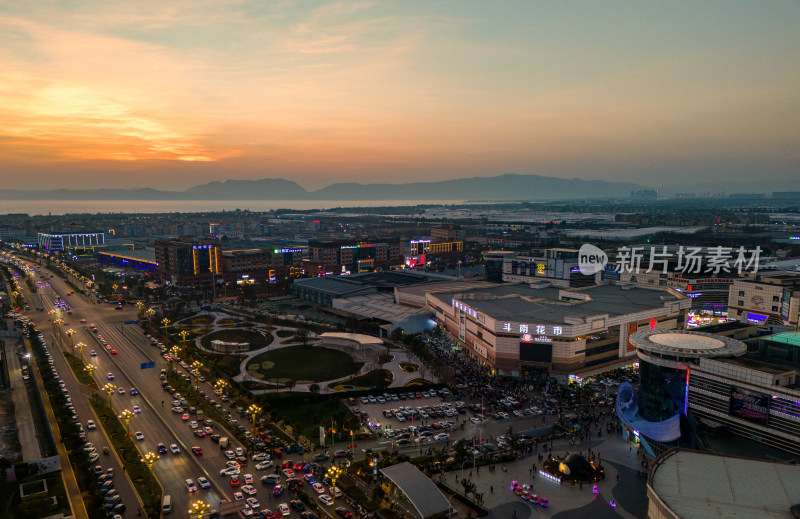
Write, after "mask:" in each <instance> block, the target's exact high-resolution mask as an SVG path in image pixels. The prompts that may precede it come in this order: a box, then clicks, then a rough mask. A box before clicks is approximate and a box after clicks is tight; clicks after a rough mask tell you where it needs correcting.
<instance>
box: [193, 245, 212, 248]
mask: <svg viewBox="0 0 800 519" xmlns="http://www.w3.org/2000/svg"><path fill="white" fill-rule="evenodd" d="M212 247H213V245H192V248H193V249H210V248H212Z"/></svg>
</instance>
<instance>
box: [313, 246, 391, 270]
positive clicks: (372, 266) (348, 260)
mask: <svg viewBox="0 0 800 519" xmlns="http://www.w3.org/2000/svg"><path fill="white" fill-rule="evenodd" d="M403 249H404V247H403V244H402V242H396V241H370V242H352V241H346V242H342V241H322V240H309V242H308V263H310V264H313V265H317V266H318V268H317V270H318V271H319V272H320V274H319V275H339V274H357V273H359V272H373V271H375V270H384V269H389V268H390V267H395V266H400V265H402V264H403Z"/></svg>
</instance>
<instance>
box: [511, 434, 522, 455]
mask: <svg viewBox="0 0 800 519" xmlns="http://www.w3.org/2000/svg"><path fill="white" fill-rule="evenodd" d="M508 445H509V447H510V448H511V452H513V453H514V456H516V455H517V453H518V452H519V450H520V448H521V447H522V437H521V436H520V435H519V434H517V433H514V432H512V433H511V434H510V435H509V436H508Z"/></svg>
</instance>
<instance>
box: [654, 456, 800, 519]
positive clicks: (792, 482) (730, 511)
mask: <svg viewBox="0 0 800 519" xmlns="http://www.w3.org/2000/svg"><path fill="white" fill-rule="evenodd" d="M647 484H648V487H650V489H652V491H653V492H654V493H655V495H656V496H657V497H658V498H659V499H661V501H662V502H663V503H664V504H665V505H666V507H668V508H669V509H670V510H672V512H673V513H674V514H675V515H677V516H678V517H681V518H682V519H707V518H710V517H725V518H732V519H745V518H753V519H770V518H791V517H792V514H791V513H790V511H789V509H790V508H791V507H792V506H794V505H797V504H800V465H792V464H789V463H777V462H772V461H765V460H757V459H751V458H739V457H733V456H725V455H721V454H712V453H707V452H699V451H691V450H683V449H673V450H670V451H668V452H666V453H664V454H662V455H661V456H660V457H659V458H657V459H656V461H655V462H654V464H653V468H652V469H651V471H650V475H649V477H648V480H647ZM649 494H650V492H648V495H649ZM651 499H652V497H651Z"/></svg>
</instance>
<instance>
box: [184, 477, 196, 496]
mask: <svg viewBox="0 0 800 519" xmlns="http://www.w3.org/2000/svg"><path fill="white" fill-rule="evenodd" d="M184 483H186V490H187V491H188V492H189V493H190V494H191V493H192V492H197V485H195V484H194V481H192V480H191V479H187V480H186V481H184Z"/></svg>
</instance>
